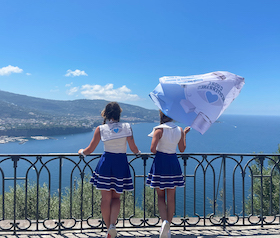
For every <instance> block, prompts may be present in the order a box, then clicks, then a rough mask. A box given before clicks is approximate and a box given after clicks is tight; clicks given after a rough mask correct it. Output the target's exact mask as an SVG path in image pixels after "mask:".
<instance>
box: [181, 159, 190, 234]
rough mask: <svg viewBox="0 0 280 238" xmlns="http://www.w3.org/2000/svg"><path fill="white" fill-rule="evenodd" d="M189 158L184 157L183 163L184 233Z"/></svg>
mask: <svg viewBox="0 0 280 238" xmlns="http://www.w3.org/2000/svg"><path fill="white" fill-rule="evenodd" d="M188 158H189V156H188V155H182V159H183V161H184V163H183V166H184V180H185V186H184V219H183V224H184V231H185V230H186V219H187V218H186V195H187V193H186V184H187V181H186V176H187V174H186V173H187V171H186V168H187V160H188Z"/></svg>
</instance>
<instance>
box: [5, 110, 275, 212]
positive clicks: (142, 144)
mask: <svg viewBox="0 0 280 238" xmlns="http://www.w3.org/2000/svg"><path fill="white" fill-rule="evenodd" d="M156 125H158V123H138V124H132V129H133V135H134V139H135V142H136V144H137V146H138V148H139V150H141V151H142V152H143V153H145V152H147V153H150V144H151V138H150V137H148V136H147V135H148V134H149V133H150V132H151V131H152V129H153V127H154V126H156ZM178 125H180V126H182V127H184V125H182V124H178ZM92 136H93V131H92V132H86V133H81V134H71V135H59V136H52V137H51V138H50V139H47V140H34V139H30V140H28V141H27V142H25V143H18V142H10V143H6V144H0V154H38V153H39V154H45V153H77V152H78V150H79V149H80V148H85V147H87V146H88V144H89V143H90V141H91V139H92ZM186 141H187V148H186V150H185V152H186V153H226V154H228V153H267V154H273V153H277V152H278V146H279V144H280V116H253V115H250V116H248V115H226V114H225V115H222V116H221V117H220V118H219V119H218V120H217V121H216V122H215V123H214V124H213V125H212V126H211V127H210V128H209V130H208V131H207V132H206V133H205V134H204V135H201V134H200V133H199V132H197V131H195V130H194V129H192V130H191V131H190V132H189V133H188V134H187V136H186ZM102 152H103V144H102V143H101V142H100V143H99V145H98V146H97V148H96V150H95V151H94V153H102ZM128 153H131V151H130V150H129V148H128ZM138 161H139V162H138V163H139V164H135V165H136V166H135V165H134V166H135V167H137V169H138V170H142V172H143V162H142V161H141V160H138ZM150 164H151V160H150V161H149V163H148V166H147V170H149V166H150ZM49 166H51V163H50V164H49ZM64 166H66V165H64ZM217 166H221V165H217ZM0 167H1V169H5V167H6V169H7V165H5V164H4V163H0ZM187 167H188V166H187ZM227 169H229V170H231V171H230V172H229V176H232V168H230V166H229V167H227ZM50 170H51V171H55V170H58V166H57V164H54V165H53V167H51V168H50ZM217 170H219V169H217ZM11 172H12V170H11ZM147 172H148V171H147ZM202 177H203V176H201V180H202ZM198 180H199V179H198ZM200 182H201V181H197V183H198V184H199V183H200ZM141 184H142V185H141ZM191 184H193V182H191ZM136 185H137V186H140V187H143V180H141V179H140V181H139V182H138V184H136ZM187 185H188V189H193V185H189V184H187ZM247 189H249V188H247ZM141 194H142V190H139V191H138V192H137V194H136V195H137V197H138V198H139V199H138V202H140V204H141ZM236 195H237V196H241V191H240V192H239V194H236ZM187 196H189V197H187V198H186V199H187V201H188V202H187V203H188V205H187V206H188V207H187V208H186V209H187V210H188V212H187V213H188V214H189V213H190V214H189V215H191V214H192V213H193V214H195V213H202V212H203V201H201V199H198V198H199V197H201V196H203V188H201V189H199V190H198V191H197V194H196V195H195V197H194V196H193V195H190V194H188V195H187ZM229 197H232V193H231V192H229ZM183 200H184V199H183V189H178V191H177V193H176V201H177V205H176V206H177V207H176V213H177V214H179V215H183V214H182V208H183V204H184V202H183ZM209 209H210V208H209ZM210 210H211V209H210ZM210 210H209V211H207V213H210V212H211V211H210Z"/></svg>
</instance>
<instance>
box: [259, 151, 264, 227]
mask: <svg viewBox="0 0 280 238" xmlns="http://www.w3.org/2000/svg"><path fill="white" fill-rule="evenodd" d="M259 160H260V164H261V214H260V219H261V227H263V220H264V217H263V161H264V156H259Z"/></svg>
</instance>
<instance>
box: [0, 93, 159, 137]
mask: <svg viewBox="0 0 280 238" xmlns="http://www.w3.org/2000/svg"><path fill="white" fill-rule="evenodd" d="M107 103H108V101H105V100H87V99H79V100H68V101H62V100H49V99H43V98H36V97H30V96H26V95H20V94H15V93H10V92H5V91H1V90H0V112H1V113H0V135H10V136H11V135H14V136H16V135H27V134H28V135H30V133H31V132H32V131H36V133H37V134H38V133H39V134H40V129H41V130H42V133H41V134H42V135H44V134H46V133H47V134H50V133H51V132H50V130H52V131H54V132H56V131H63V132H64V133H65V132H67V129H71V132H73V131H77V133H79V131H85V130H92V128H93V127H94V126H96V125H98V124H99V123H100V122H101V121H102V118H101V116H100V113H101V111H102V110H103V109H104V107H105V105H106V104H107ZM120 106H121V108H122V109H123V112H122V121H128V122H154V121H157V120H158V111H157V110H149V109H145V108H142V107H138V106H133V105H130V104H125V103H120ZM73 128H75V130H73ZM77 128H78V130H76V129H77ZM79 128H80V129H81V130H79ZM38 130H39V132H38ZM23 131H24V133H23ZM69 131H70V130H69ZM31 135H32V133H31Z"/></svg>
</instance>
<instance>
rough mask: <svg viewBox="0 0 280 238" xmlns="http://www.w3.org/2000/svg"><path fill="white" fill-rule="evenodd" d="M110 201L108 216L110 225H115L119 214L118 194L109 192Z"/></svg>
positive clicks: (113, 191)
mask: <svg viewBox="0 0 280 238" xmlns="http://www.w3.org/2000/svg"><path fill="white" fill-rule="evenodd" d="M111 192H112V193H111V194H112V201H111V214H110V224H113V225H115V224H116V222H117V219H118V216H119V213H120V205H121V203H120V196H121V195H120V194H119V193H116V191H115V190H111Z"/></svg>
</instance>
